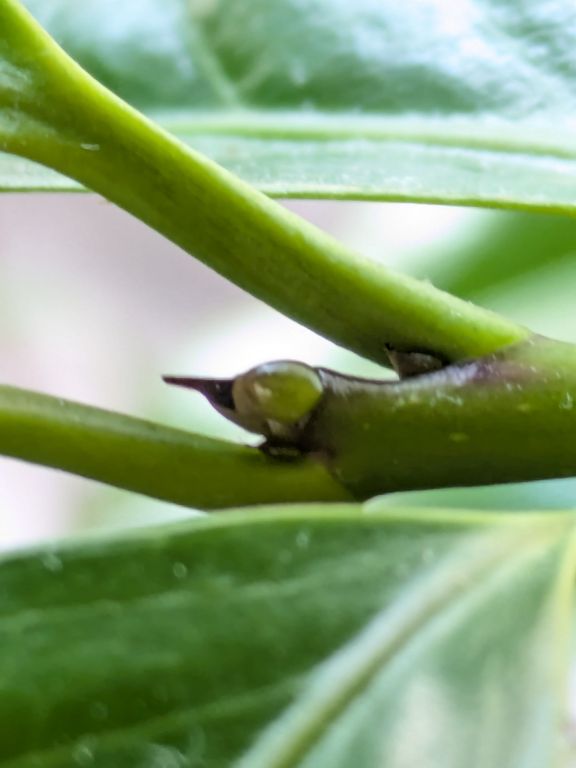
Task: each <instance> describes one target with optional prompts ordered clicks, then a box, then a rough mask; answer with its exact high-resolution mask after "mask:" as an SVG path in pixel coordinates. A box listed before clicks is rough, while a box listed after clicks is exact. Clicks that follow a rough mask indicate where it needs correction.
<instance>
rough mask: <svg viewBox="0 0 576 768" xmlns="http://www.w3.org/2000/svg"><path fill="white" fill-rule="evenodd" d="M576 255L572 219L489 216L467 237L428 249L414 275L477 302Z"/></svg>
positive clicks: (561, 217) (515, 215)
mask: <svg viewBox="0 0 576 768" xmlns="http://www.w3.org/2000/svg"><path fill="white" fill-rule="evenodd" d="M575 256H576V222H575V221H574V220H573V219H568V218H565V217H563V216H533V215H531V214H526V213H511V212H506V213H504V212H497V213H496V212H490V213H488V212H484V213H483V214H480V213H479V218H478V219H477V220H476V221H475V222H474V224H473V226H472V227H471V230H470V232H469V233H468V235H465V236H464V237H460V238H458V239H456V240H455V241H454V242H450V241H449V242H448V243H445V242H444V243H442V244H441V245H433V246H432V248H431V249H430V247H428V248H427V254H426V258H424V257H423V258H421V259H419V260H418V262H419V264H420V266H419V267H418V269H417V270H416V271H415V273H416V276H417V277H425V278H428V279H430V280H431V281H432V282H433V283H434V284H435V285H437V286H438V287H439V288H442V289H443V290H445V291H449V292H450V293H454V294H456V295H457V296H461V297H462V298H472V299H478V298H479V297H482V298H485V296H486V293H487V292H489V291H493V290H495V289H503V290H506V288H507V287H508V286H513V285H514V281H515V280H516V279H517V278H519V277H522V278H525V277H528V276H529V275H530V274H531V273H533V274H539V273H540V270H541V269H542V268H543V267H552V266H554V265H555V264H556V263H559V262H564V261H565V260H566V259H570V258H573V257H575ZM509 311H510V308H509Z"/></svg>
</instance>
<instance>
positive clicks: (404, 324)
mask: <svg viewBox="0 0 576 768" xmlns="http://www.w3.org/2000/svg"><path fill="white" fill-rule="evenodd" d="M0 28H1V29H2V40H0V147H1V148H3V149H4V150H5V151H8V152H12V153H14V154H17V155H21V156H23V157H26V158H29V159H31V160H35V161H37V162H40V163H42V164H44V165H47V166H49V167H51V168H54V169H55V170H57V171H59V172H61V173H64V174H66V175H68V176H70V177H72V178H74V179H77V180H78V181H80V182H81V183H82V184H84V185H86V186H88V187H90V188H91V189H93V190H96V191H97V192H99V193H101V194H102V195H104V196H105V197H107V198H108V199H109V200H112V201H113V202H115V203H117V204H118V205H120V206H121V207H123V208H125V209H126V210H127V211H130V212H131V213H133V214H134V215H136V216H138V217H139V218H140V219H142V220H143V221H145V222H146V223H148V224H149V225H150V226H152V227H154V228H155V229H157V230H158V231H159V232H161V233H162V234H164V235H165V236H166V237H168V238H169V239H171V240H172V241H173V242H175V243H177V244H178V245H180V246H181V247H182V248H184V249H185V250H187V251H188V252H190V253H192V254H193V255H195V256H196V257H198V258H199V259H201V260H202V261H204V262H205V263H206V264H208V265H209V266H211V267H212V268H214V269H215V270H217V271H218V272H220V273H221V274H222V275H224V276H225V277H227V278H229V279H230V280H232V281H233V282H235V283H236V284H237V285H239V286H241V287H242V288H244V289H246V290H247V291H249V292H250V293H252V294H253V295H255V296H257V297H259V298H260V299H263V300H264V301H266V302H267V303H269V304H271V305H272V306H273V307H275V308H276V309H279V310H280V311H281V312H284V313H285V314H287V315H289V316H291V317H292V318H294V319H296V320H298V321H299V322H301V323H303V324H305V325H307V326H309V327H310V328H313V329H315V330H316V331H318V332H319V333H321V334H322V335H323V336H326V337H327V338H329V339H332V340H333V341H335V342H336V343H338V344H341V345H342V346H345V347H348V348H349V349H352V350H354V351H355V352H358V353H359V354H361V355H364V356H366V357H369V358H372V359H374V360H377V361H380V362H383V363H386V362H387V357H386V352H385V344H386V343H389V344H391V345H392V346H394V347H396V348H399V349H407V350H413V349H418V350H425V351H429V352H433V353H435V354H437V355H438V356H440V357H442V358H444V359H446V360H448V361H453V360H458V359H461V358H464V357H473V356H477V355H482V354H486V353H488V352H491V351H493V350H495V349H498V348H499V347H502V346H504V345H506V344H510V343H513V342H515V341H518V340H520V339H522V338H524V337H525V336H526V334H527V332H526V330H525V329H523V328H521V327H519V326H517V325H516V324H514V323H511V322H509V321H507V320H505V319H504V318H501V317H499V316H497V315H495V314H493V313H491V312H488V311H486V310H483V309H481V308H479V307H475V306H473V305H472V304H469V303H466V302H463V301H460V300H458V299H456V298H454V297H452V296H449V295H447V294H445V293H442V292H441V291H438V290H436V289H435V288H433V287H432V286H430V285H427V284H425V283H420V282H418V281H416V280H413V279H410V278H408V277H405V276H401V275H397V274H394V273H392V272H390V271H389V270H387V269H385V268H384V267H382V266H381V265H379V264H377V263H375V262H371V261H369V260H367V259H362V258H360V257H358V256H356V255H354V254H352V253H350V252H349V251H347V250H346V249H345V248H343V247H342V246H341V245H340V244H338V243H337V242H336V241H335V240H333V239H332V238H330V237H329V236H328V235H326V234H324V233H322V232H321V231H319V230H318V229H316V228H315V227H313V226H312V225H310V224H308V223H306V222H305V221H303V220H301V219H300V218H298V217H297V216H295V215H293V214H291V213H290V212H288V211H286V210H285V209H284V208H282V207H281V206H279V205H278V204H276V203H274V202H273V201H272V200H270V199H268V198H266V197H265V196H264V195H262V194H260V193H259V192H257V191H256V190H254V189H252V188H251V187H250V186H249V185H247V184H245V183H244V182H242V181H241V180H239V179H237V178H236V177H234V176H233V175H231V174H230V173H228V172H227V171H225V170H224V169H223V168H221V167H220V166H218V165H216V164H215V163H213V162H211V161H210V160H208V159H207V158H205V157H203V156H202V155H200V154H198V153H195V152H193V151H192V150H190V149H188V148H187V147H186V146H185V145H184V144H182V143H181V142H179V141H178V140H177V139H175V138H174V137H172V136H170V135H168V134H167V133H165V132H164V131H162V130H161V129H160V128H158V127H157V126H155V125H154V124H153V123H151V122H150V121H148V120H147V119H146V118H145V117H143V116H142V115H140V114H139V113H138V112H136V111H135V110H133V109H132V108H130V107H129V106H128V105H126V104H125V103H123V102H122V101H121V100H120V99H118V98H117V97H115V96H114V95H112V94H111V93H110V92H109V91H107V90H106V89H105V88H104V87H103V86H101V85H100V84H98V83H97V82H96V81H95V80H93V79H92V78H91V77H90V76H89V75H87V74H86V73H85V72H84V71H83V70H82V69H81V68H80V67H79V66H78V65H76V64H75V63H74V62H73V61H72V60H71V59H70V58H69V57H68V56H67V55H66V54H65V53H64V52H63V51H62V50H61V49H60V48H58V46H57V45H56V44H55V43H54V42H53V41H52V40H51V38H50V37H49V36H48V35H47V34H46V33H45V32H44V31H43V30H42V29H41V28H40V27H39V26H38V25H37V24H36V22H35V21H34V20H33V19H32V17H31V16H30V15H29V14H28V12H27V11H25V10H24V9H23V7H22V6H21V5H20V4H18V3H17V2H16V0H1V2H0Z"/></svg>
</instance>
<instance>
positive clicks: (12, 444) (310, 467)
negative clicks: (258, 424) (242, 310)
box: [0, 387, 350, 509]
mask: <svg viewBox="0 0 576 768" xmlns="http://www.w3.org/2000/svg"><path fill="white" fill-rule="evenodd" d="M0 453H1V454H3V455H5V456H12V457H15V458H18V459H24V460H25V461H30V462H34V463H36V464H42V465H44V466H49V467H56V468H58V469H63V470H65V471H67V472H73V473H74V474H76V475H81V476H83V477H88V478H92V479H94V480H99V481H100V482H103V483H108V484H110V485H114V486H117V487H119V488H125V489H127V490H130V491H136V492H137V493H142V494H145V495H147V496H152V497H154V498H158V499H163V500H165V501H171V502H174V503H176V504H182V505H184V506H189V507H199V508H202V509H217V508H223V507H230V506H247V505H251V504H265V503H269V502H288V501H311V500H316V501H342V500H347V499H349V498H350V496H349V494H348V493H347V492H346V491H345V490H344V489H343V488H342V487H341V486H340V485H339V483H337V482H336V481H334V480H333V479H332V478H331V477H330V475H329V474H328V471H327V470H326V469H325V468H324V467H323V466H322V465H321V464H319V463H318V462H317V461H314V460H311V459H303V460H301V461H294V462H277V461H273V460H272V459H269V458H267V457H266V456H264V455H263V454H262V453H261V452H260V451H259V450H258V449H257V448H249V447H246V446H242V445H235V444H234V443H228V442H225V441H223V440H214V439H211V438H208V437H203V436H201V435H195V434H193V433H190V432H182V431H180V430H176V429H170V428H168V427H163V426H161V425H159V424H153V423H151V422H147V421H141V420H140V419H134V418H130V417H128V416H122V415H120V414H117V413H112V412H110V411H104V410H100V409H98V408H91V407H88V406H85V405H79V404H77V403H72V402H68V401H65V400H60V399H56V398H54V397H49V396H47V395H40V394H36V393H34V392H28V391H25V390H20V389H15V388H12V387H0Z"/></svg>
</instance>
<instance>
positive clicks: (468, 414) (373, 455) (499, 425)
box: [300, 337, 576, 498]
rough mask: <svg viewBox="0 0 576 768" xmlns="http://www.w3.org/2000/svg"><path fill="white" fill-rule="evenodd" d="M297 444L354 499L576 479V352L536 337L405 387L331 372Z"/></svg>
mask: <svg viewBox="0 0 576 768" xmlns="http://www.w3.org/2000/svg"><path fill="white" fill-rule="evenodd" d="M324 386H325V394H324V397H323V400H322V401H321V405H320V407H319V408H318V410H317V412H316V413H315V414H314V415H313V417H312V420H311V422H310V423H309V426H308V427H306V431H305V432H304V434H303V435H302V437H301V439H300V445H301V447H304V448H305V449H306V450H309V451H311V452H313V453H314V454H315V455H318V454H319V453H323V454H324V456H325V460H326V463H327V465H328V466H329V467H330V469H331V471H332V473H333V475H334V477H335V478H337V479H338V480H339V481H340V482H341V483H342V484H343V485H344V486H346V487H347V488H348V489H349V490H350V492H351V493H353V494H354V495H355V496H356V497H358V498H367V497H370V496H374V495H376V494H379V493H386V492H390V491H402V490H416V489H420V488H439V487H450V486H465V485H483V484H492V483H509V482H520V481H526V480H540V479H546V478H553V477H570V476H574V475H576V346H574V345H571V344H565V343H562V342H556V341H552V340H549V339H544V338H541V337H534V338H532V339H531V340H529V341H527V342H522V343H520V344H517V345H514V346H512V347H510V348H508V349H504V350H501V351H500V352H498V353H495V354H492V355H489V356H487V357H485V358H481V359H477V360H473V361H470V362H468V363H462V364H456V365H452V366H449V367H447V368H445V369H443V370H440V371H436V372H434V373H429V374H426V375H423V376H417V377H415V378H413V379H406V380H404V381H400V382H391V383H384V382H369V381H363V380H360V379H356V380H351V379H346V378H344V377H341V376H339V375H338V374H330V373H328V374H325V376H324Z"/></svg>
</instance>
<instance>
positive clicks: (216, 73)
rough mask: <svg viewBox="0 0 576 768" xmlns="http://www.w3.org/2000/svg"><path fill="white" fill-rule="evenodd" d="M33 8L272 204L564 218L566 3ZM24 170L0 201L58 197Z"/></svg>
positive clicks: (236, 0) (575, 61)
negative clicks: (313, 201) (411, 203)
mask: <svg viewBox="0 0 576 768" xmlns="http://www.w3.org/2000/svg"><path fill="white" fill-rule="evenodd" d="M27 5H28V7H29V8H30V9H31V10H32V12H33V13H34V14H35V15H36V16H37V18H38V19H39V20H40V21H41V23H43V24H45V25H46V27H47V28H48V30H49V31H50V32H51V33H52V34H54V36H55V37H56V39H57V40H58V41H59V42H60V43H61V44H62V45H63V46H64V48H65V49H66V50H67V51H69V52H70V54H71V55H72V56H73V57H74V58H76V59H77V60H78V61H80V62H81V63H82V65H83V66H85V67H86V68H87V69H88V71H90V72H91V73H92V74H93V75H94V76H95V77H97V78H98V79H99V80H101V81H102V82H103V83H104V84H105V85H107V86H108V87H110V88H111V89H112V90H114V91H116V92H117V93H119V94H120V95H121V96H122V97H123V98H125V99H126V100H127V101H129V102H130V103H132V104H134V105H135V106H136V107H138V108H139V109H142V110H143V111H145V112H146V113H147V114H149V115H151V116H152V117H153V118H154V119H157V120H159V121H160V122H161V124H163V125H165V126H166V127H167V128H168V129H169V130H172V131H174V132H175V133H176V134H177V135H178V136H180V137H181V138H184V139H185V140H186V141H189V142H190V143H191V144H192V146H194V147H196V148H198V149H200V150H201V151H202V152H206V153H207V154H208V155H209V156H210V157H212V158H214V159H216V160H217V161H218V162H222V163H223V164H224V165H225V166H226V167H228V168H230V169H231V170H233V171H234V172H235V173H238V174H239V175H240V176H242V178H244V179H246V180H247V181H249V182H251V183H253V184H255V185H256V186H258V187H259V188H261V189H263V190H265V191H267V192H269V193H271V194H273V195H279V196H280V195H289V196H311V197H318V196H319V197H331V196H336V197H344V198H360V199H363V198H373V199H400V200H404V199H408V200H432V201H438V202H461V203H474V204H480V205H496V206H504V207H527V208H532V209H536V210H547V209H555V210H564V211H570V212H572V211H573V210H574V194H573V183H572V178H573V176H574V169H575V162H576V144H575V142H574V138H573V135H572V129H571V123H572V121H573V119H574V115H575V112H576V99H575V98H574V92H573V88H572V85H571V83H572V80H573V77H574V73H575V70H576V54H575V53H574V51H575V50H576V46H575V40H576V24H575V22H574V17H573V13H572V5H571V3H570V2H569V0H554V1H553V2H548V3H546V4H545V5H543V4H539V3H524V2H521V0H514V1H513V2H509V3H506V4H505V5H503V4H494V3H491V2H489V1H488V0H474V1H471V2H467V3H466V4H462V5H460V6H458V8H457V9H456V10H454V9H451V8H448V7H447V6H446V4H445V3H444V2H442V0H433V1H432V2H428V3H425V4H414V3H404V4H398V3H374V2H372V0H358V2H354V3H346V2H333V0H314V2H310V3H302V2H299V0H254V2H250V3H245V2H243V0H190V1H189V0H171V2H170V3H165V2H162V1H161V0H145V2H142V0H127V1H126V2H123V3H122V8H121V9H119V8H118V6H117V4H116V3H113V2H112V1H111V0H105V1H104V0H85V2H83V3H82V4H78V3H76V2H74V0H28V2H27ZM239 30H241V31H242V34H239ZM31 173H32V172H31V171H30V170H29V169H27V168H26V167H25V165H22V164H20V163H17V164H16V165H15V164H14V163H13V161H11V160H8V161H7V162H6V163H4V162H0V186H4V187H5V188H11V189H18V188H29V187H30V186H33V185H38V186H39V187H40V188H46V187H48V188H50V187H51V186H53V185H55V186H56V188H58V187H59V186H60V184H62V181H61V180H56V179H55V178H54V177H53V176H52V175H51V174H49V173H45V172H42V171H36V170H35V171H34V172H33V174H34V177H31Z"/></svg>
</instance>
